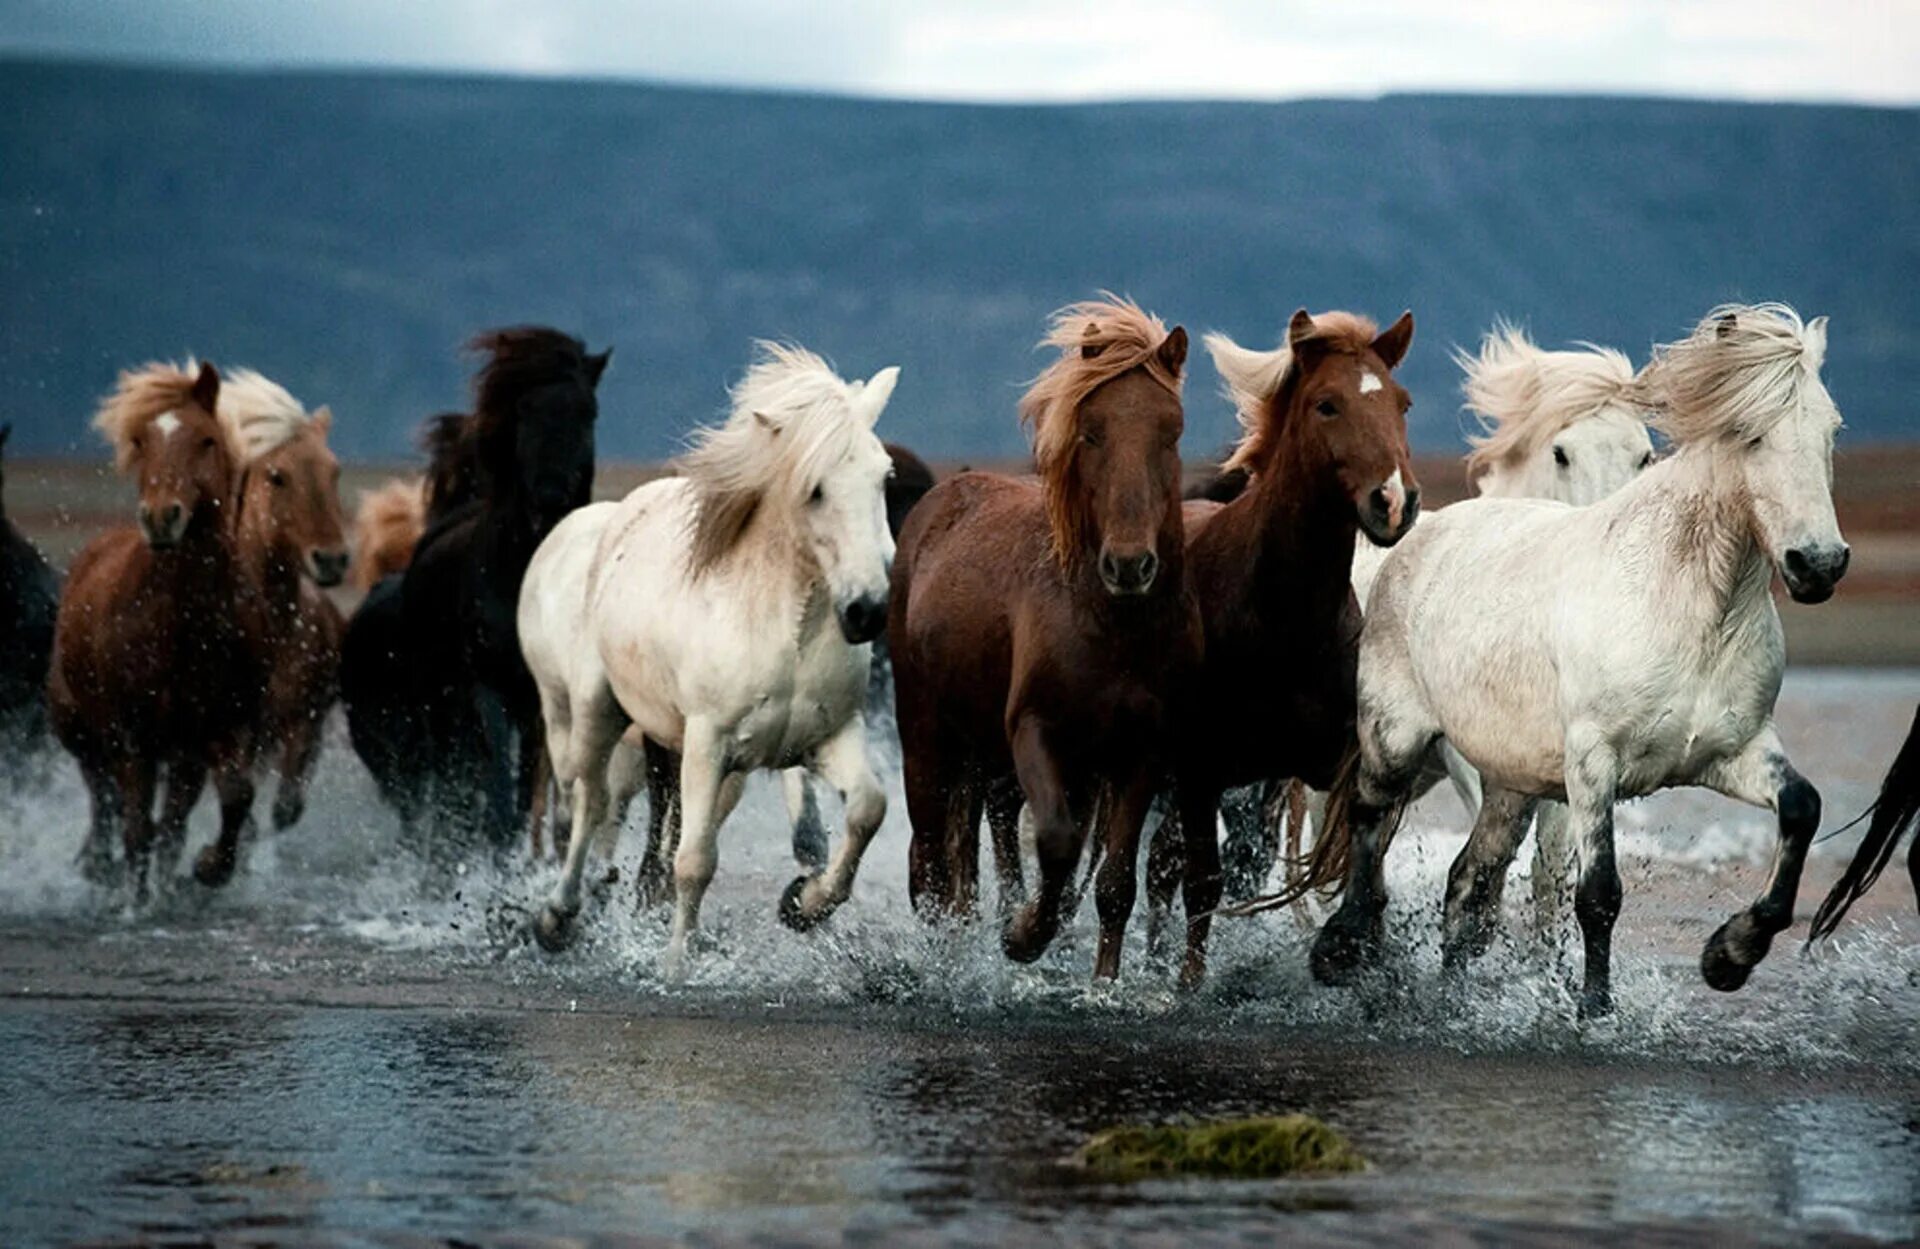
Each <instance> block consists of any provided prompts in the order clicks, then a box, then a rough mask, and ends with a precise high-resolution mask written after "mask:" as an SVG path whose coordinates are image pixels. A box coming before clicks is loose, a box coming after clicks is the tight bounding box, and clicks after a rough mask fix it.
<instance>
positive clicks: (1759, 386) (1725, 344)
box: [1641, 303, 1827, 445]
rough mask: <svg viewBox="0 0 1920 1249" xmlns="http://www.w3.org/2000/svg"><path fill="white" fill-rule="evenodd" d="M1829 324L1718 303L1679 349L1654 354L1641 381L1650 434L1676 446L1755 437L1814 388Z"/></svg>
mask: <svg viewBox="0 0 1920 1249" xmlns="http://www.w3.org/2000/svg"><path fill="white" fill-rule="evenodd" d="M1826 349H1827V319H1826V318H1825V317H1815V318H1814V319H1813V320H1812V321H1810V322H1805V323H1803V322H1802V321H1801V320H1800V314H1799V313H1797V312H1795V311H1794V310H1793V309H1792V308H1789V307H1788V306H1787V305H1785V304H1776V303H1768V304H1722V305H1721V306H1720V307H1718V308H1715V309H1714V310H1713V311H1712V312H1709V313H1708V314H1707V315H1706V316H1705V317H1704V318H1703V319H1702V320H1701V322H1700V324H1699V325H1697V326H1695V327H1694V331H1693V333H1691V334H1689V335H1688V336H1687V337H1686V338H1683V339H1681V340H1680V341H1679V342H1677V343H1669V344H1667V345H1666V346H1664V347H1658V348H1655V349H1654V356H1653V363H1652V364H1650V365H1648V366H1647V370H1646V372H1645V373H1644V374H1643V375H1642V378H1641V381H1642V384H1643V386H1644V387H1645V388H1646V390H1647V392H1648V395H1649V396H1650V397H1651V399H1652V401H1653V402H1652V403H1651V404H1650V406H1652V407H1653V408H1655V409H1656V411H1657V415H1656V416H1655V417H1654V420H1653V424H1654V427H1655V428H1657V429H1659V430H1660V431H1661V432H1662V433H1664V434H1666V435H1667V436H1668V437H1669V438H1671V439H1673V441H1674V442H1676V443H1679V444H1681V445H1685V444H1687V443H1696V442H1707V441H1711V440H1726V441H1748V440H1751V439H1754V438H1759V437H1761V436H1762V435H1764V434H1766V433H1767V431H1768V430H1770V429H1772V428H1773V427H1774V426H1775V425H1777V424H1779V423H1780V421H1781V420H1783V419H1784V418H1785V417H1787V416H1788V415H1789V414H1791V413H1795V412H1798V411H1799V410H1800V408H1801V406H1802V403H1803V402H1804V396H1805V392H1806V385H1807V383H1808V382H1809V381H1813V382H1814V383H1815V385H1818V379H1819V376H1820V365H1821V362H1822V361H1823V360H1824V358H1825V356H1826Z"/></svg>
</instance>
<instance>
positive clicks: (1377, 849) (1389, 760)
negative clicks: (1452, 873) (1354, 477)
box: [1310, 715, 1439, 985]
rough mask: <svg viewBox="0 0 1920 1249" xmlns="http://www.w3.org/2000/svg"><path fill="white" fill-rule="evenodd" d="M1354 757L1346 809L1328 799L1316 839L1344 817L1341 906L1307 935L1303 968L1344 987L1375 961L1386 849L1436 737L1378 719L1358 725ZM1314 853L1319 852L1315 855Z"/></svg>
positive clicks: (1420, 726)
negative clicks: (1312, 934)
mask: <svg viewBox="0 0 1920 1249" xmlns="http://www.w3.org/2000/svg"><path fill="white" fill-rule="evenodd" d="M1361 727H1362V737H1361V750H1360V758H1359V760H1358V763H1357V765H1356V766H1357V769H1358V771H1357V773H1356V775H1355V776H1354V777H1353V779H1352V781H1351V782H1350V784H1351V793H1350V794H1346V795H1335V797H1336V798H1340V797H1344V798H1345V799H1346V802H1345V806H1346V808H1347V809H1346V810H1345V812H1344V813H1343V814H1342V815H1339V816H1336V811H1335V809H1336V808H1337V807H1338V806H1340V805H1341V804H1340V803H1339V802H1337V801H1330V803H1329V806H1328V818H1327V823H1326V826H1325V827H1323V828H1322V829H1321V830H1320V832H1319V834H1318V836H1317V838H1316V840H1318V841H1324V840H1325V839H1326V838H1328V837H1334V836H1338V835H1340V833H1341V830H1340V829H1338V828H1336V827H1335V825H1336V824H1338V823H1340V822H1341V820H1342V819H1344V821H1345V824H1346V826H1347V827H1346V830H1345V832H1346V836H1347V839H1348V863H1347V873H1346V886H1345V893H1344V895H1343V896H1342V897H1341V900H1340V907H1339V909H1338V910H1336V911H1335V912H1334V913H1333V917H1332V918H1331V919H1329V920H1328V921H1327V922H1326V924H1325V925H1324V926H1323V927H1322V928H1321V929H1320V935H1319V936H1318V937H1315V938H1314V941H1313V952H1312V955H1311V957H1310V963H1311V966H1312V968H1313V978H1314V979H1315V980H1318V981H1319V982H1320V983H1321V984H1330V985H1343V984H1349V983H1351V982H1352V981H1353V980H1354V978H1355V977H1356V976H1357V975H1358V974H1359V973H1360V972H1361V971H1363V970H1365V969H1366V968H1369V967H1372V966H1373V965H1375V964H1376V963H1378V962H1379V961H1380V955H1381V950H1382V937H1383V929H1384V920H1385V914H1386V908H1387V870H1386V863H1387V850H1388V847H1389V846H1391V845H1392V843H1393V834H1394V833H1395V832H1396V831H1397V830H1398V829H1399V826H1400V819H1401V816H1402V815H1403V814H1404V813H1405V811H1406V805H1407V803H1409V802H1410V801H1412V797H1413V788H1414V786H1415V784H1416V783H1417V782H1418V780H1419V776H1420V769H1421V765H1422V763H1423V762H1424V761H1425V760H1426V758H1427V753H1428V752H1429V751H1430V750H1431V749H1432V748H1433V743H1434V742H1435V740H1437V738H1438V736H1439V734H1438V732H1437V731H1436V730H1435V729H1434V728H1433V727H1432V726H1431V725H1428V724H1424V723H1421V722H1420V721H1419V720H1418V719H1417V718H1415V717H1412V716H1407V717H1405V718H1402V719H1400V720H1393V719H1390V718H1388V717H1387V716H1386V715H1382V716H1381V717H1380V720H1379V721H1378V722H1377V723H1376V724H1374V725H1372V726H1370V727H1371V731H1369V726H1367V725H1364V724H1363V725H1362V726H1361ZM1316 853H1318V851H1317V850H1316Z"/></svg>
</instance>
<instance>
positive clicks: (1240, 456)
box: [1207, 312, 1380, 475]
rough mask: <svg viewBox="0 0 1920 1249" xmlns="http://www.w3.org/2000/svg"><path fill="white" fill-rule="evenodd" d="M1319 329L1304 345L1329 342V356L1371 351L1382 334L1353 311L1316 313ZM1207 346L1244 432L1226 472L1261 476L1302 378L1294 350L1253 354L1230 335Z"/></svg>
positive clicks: (1213, 338) (1282, 347) (1218, 336)
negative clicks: (1293, 389)
mask: <svg viewBox="0 0 1920 1249" xmlns="http://www.w3.org/2000/svg"><path fill="white" fill-rule="evenodd" d="M1313 328H1314V333H1313V335H1312V337H1311V338H1310V339H1307V340H1303V341H1309V342H1318V343H1321V344H1324V346H1325V349H1326V350H1327V351H1328V352H1339V353H1344V354H1346V355H1355V356H1357V355H1359V354H1360V353H1362V352H1364V351H1366V350H1368V349H1369V348H1371V347H1372V346H1373V341H1374V339H1375V338H1377V337H1378V336H1379V334H1380V327H1379V326H1377V325H1375V324H1374V323H1373V321H1372V320H1370V319H1369V318H1367V317H1363V316H1360V315H1359V314H1358V313H1353V312H1316V313H1314V314H1313ZM1207 348H1208V350H1209V351H1211V352H1212V353H1213V363H1214V367H1215V368H1217V369H1218V370H1219V371H1220V376H1221V377H1222V378H1223V379H1224V380H1225V382H1226V393H1227V397H1228V398H1229V399H1231V400H1232V401H1233V407H1234V415H1235V416H1236V417H1237V418H1238V419H1239V421H1240V428H1241V430H1242V433H1241V436H1240V441H1239V442H1238V443H1237V444H1235V446H1234V448H1233V454H1232V455H1230V456H1228V457H1227V460H1226V463H1224V464H1222V465H1221V466H1220V471H1221V472H1222V473H1229V472H1232V471H1233V470H1235V469H1241V470H1244V471H1246V472H1247V473H1249V474H1255V475H1257V474H1258V473H1259V471H1260V466H1261V465H1263V464H1265V463H1267V462H1268V460H1269V459H1270V458H1271V455H1272V451H1273V446H1274V443H1275V441H1276V440H1277V439H1278V437H1279V432H1280V421H1281V419H1282V418H1283V417H1284V416H1285V415H1286V406H1287V397H1288V396H1290V394H1291V393H1292V388H1293V386H1294V385H1295V384H1296V383H1298V382H1299V380H1300V378H1299V370H1297V369H1295V368H1294V367H1293V350H1292V348H1291V347H1290V346H1289V345H1287V344H1284V343H1283V344H1282V345H1280V346H1279V347H1276V348H1274V349H1273V350H1272V351H1253V350H1251V349H1249V348H1246V347H1241V346H1239V345H1238V344H1236V343H1234V342H1233V341H1232V340H1231V339H1229V338H1227V337H1226V336H1225V335H1224V334H1209V335H1207Z"/></svg>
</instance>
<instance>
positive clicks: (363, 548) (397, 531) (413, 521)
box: [350, 477, 427, 590]
mask: <svg viewBox="0 0 1920 1249" xmlns="http://www.w3.org/2000/svg"><path fill="white" fill-rule="evenodd" d="M426 494H427V483H426V481H425V479H424V478H420V477H390V478H388V479H387V480H386V481H384V482H382V483H381V484H380V485H379V486H378V487H376V488H374V489H372V490H363V491H361V492H360V507H359V511H358V512H357V513H356V514H355V516H354V523H353V533H354V539H353V563H352V564H351V565H350V567H351V568H352V569H353V583H354V584H355V585H356V586H358V587H359V588H360V589H362V590H371V589H372V588H373V587H374V586H375V585H376V584H377V583H378V582H379V581H380V580H381V578H383V577H386V576H389V575H391V574H393V573H397V572H402V571H405V569H406V567H407V564H408V563H410V562H411V561H412V559H413V545H414V543H416V542H418V541H419V540H420V534H421V533H422V532H423V531H424V530H425V529H426V526H427V498H426Z"/></svg>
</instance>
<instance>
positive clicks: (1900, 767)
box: [1807, 708, 1920, 945]
mask: <svg viewBox="0 0 1920 1249" xmlns="http://www.w3.org/2000/svg"><path fill="white" fill-rule="evenodd" d="M1866 818H1867V821H1868V823H1867V835H1866V836H1865V837H1862V838H1861V839H1860V849H1859V850H1857V851H1855V852H1854V856H1853V862H1851V863H1849V864H1848V865H1847V870H1846V871H1845V872H1843V873H1841V876H1840V879H1839V880H1838V881H1836V882H1835V883H1834V886H1833V892H1832V893H1829V894H1828V895H1827V900H1826V901H1824V902H1822V903H1821V904H1820V910H1819V911H1818V912H1817V913H1816V914H1815V915H1814V917H1813V924H1812V927H1811V928H1809V930H1808V932H1807V944H1808V945H1812V944H1813V943H1814V942H1816V941H1818V940H1820V938H1822V937H1826V936H1831V935H1832V934H1833V930H1834V929H1836V928H1838V927H1839V926H1840V921H1841V920H1843V919H1845V918H1846V915H1847V908H1848V907H1850V906H1852V905H1853V904H1854V903H1855V902H1857V901H1859V900H1860V897H1861V895H1863V894H1865V893H1866V891H1867V890H1869V889H1871V888H1873V882H1874V881H1876V880H1878V879H1879V878H1880V873H1881V871H1882V870H1883V869H1884V868H1885V867H1886V866H1887V864H1888V863H1889V862H1890V861H1891V860H1892V859H1893V852H1894V848H1895V847H1897V846H1898V845H1899V844H1900V838H1901V837H1902V836H1904V835H1905V834H1906V833H1907V832H1908V831H1909V830H1911V829H1913V828H1915V827H1920V708H1916V709H1915V710H1914V713H1913V727H1912V728H1910V729H1908V730H1907V740H1906V742H1905V743H1904V744H1903V745H1902V746H1901V747H1900V753H1899V754H1897V755H1895V756H1894V757H1893V766H1892V767H1890V768H1888V769H1887V779H1886V781H1885V782H1883V783H1882V784H1881V786H1880V797H1879V798H1878V799H1876V800H1875V801H1874V804H1873V806H1871V807H1869V808H1868V809H1867V815H1866ZM1907 874H1908V875H1909V876H1911V877H1912V878H1913V896H1914V901H1915V902H1916V903H1920V837H1915V838H1914V839H1913V846H1912V848H1911V849H1909V850H1908V851H1907Z"/></svg>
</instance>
